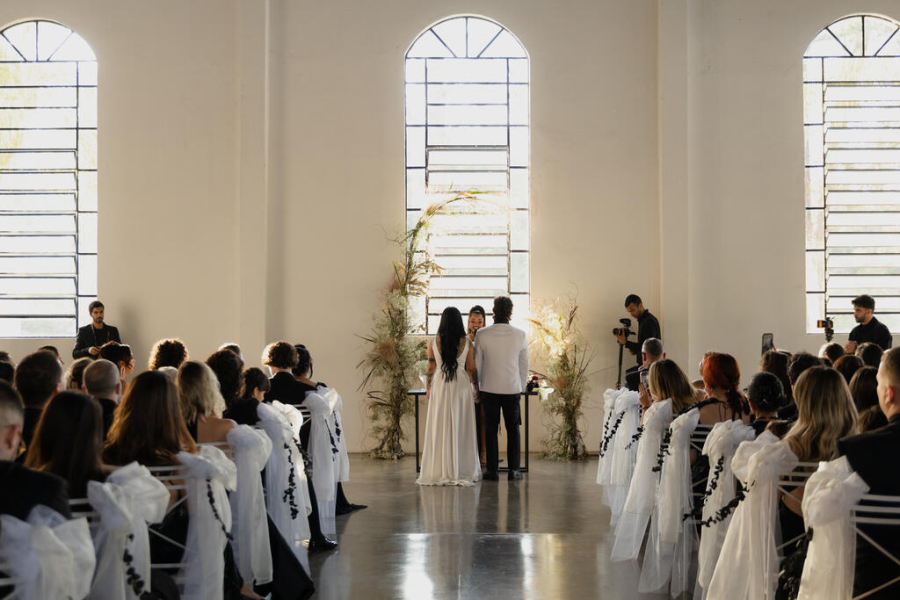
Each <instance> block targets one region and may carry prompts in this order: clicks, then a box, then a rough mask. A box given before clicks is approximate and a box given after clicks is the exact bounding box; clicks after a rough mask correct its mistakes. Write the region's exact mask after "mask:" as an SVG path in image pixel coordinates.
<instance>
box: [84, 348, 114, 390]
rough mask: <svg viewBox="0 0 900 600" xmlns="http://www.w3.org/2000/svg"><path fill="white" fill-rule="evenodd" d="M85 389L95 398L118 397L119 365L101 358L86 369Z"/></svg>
mask: <svg viewBox="0 0 900 600" xmlns="http://www.w3.org/2000/svg"><path fill="white" fill-rule="evenodd" d="M83 382H84V391H86V392H87V393H88V394H90V395H91V396H94V397H95V398H110V399H116V398H118V396H119V390H120V388H119V385H120V383H119V367H117V366H116V365H115V364H114V363H112V362H110V361H108V360H105V359H103V358H100V359H98V360H95V361H94V362H92V363H91V364H90V365H88V368H86V369H85V370H84V375H83Z"/></svg>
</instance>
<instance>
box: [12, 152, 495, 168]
mask: <svg viewBox="0 0 900 600" xmlns="http://www.w3.org/2000/svg"><path fill="white" fill-rule="evenodd" d="M0 160H2V159H0ZM508 162H509V158H508V153H507V151H506V150H475V149H460V150H429V152H428V166H429V167H430V168H434V167H436V166H444V167H448V168H451V167H457V168H462V169H465V168H472V167H480V168H493V169H504V170H505V169H506V167H507V164H508Z"/></svg>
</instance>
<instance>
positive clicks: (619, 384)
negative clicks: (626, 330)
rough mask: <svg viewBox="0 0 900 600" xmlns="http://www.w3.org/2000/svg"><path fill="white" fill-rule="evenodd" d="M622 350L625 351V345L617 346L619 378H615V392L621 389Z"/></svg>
mask: <svg viewBox="0 0 900 600" xmlns="http://www.w3.org/2000/svg"><path fill="white" fill-rule="evenodd" d="M626 339H627V338H626ZM624 350H625V345H624V344H619V376H618V377H617V378H616V389H617V390H621V389H622V353H623V351H624Z"/></svg>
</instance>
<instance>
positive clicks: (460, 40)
mask: <svg viewBox="0 0 900 600" xmlns="http://www.w3.org/2000/svg"><path fill="white" fill-rule="evenodd" d="M433 29H434V32H435V33H436V34H437V35H438V37H440V38H441V39H442V40H443V41H444V43H445V44H446V45H447V46H449V47H450V50H451V51H452V52H453V54H455V55H456V56H460V57H463V56H465V55H466V19H465V17H458V18H455V19H448V20H447V21H443V22H442V23H438V24H437V25H435V26H434V27H433Z"/></svg>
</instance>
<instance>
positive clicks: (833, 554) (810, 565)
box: [798, 456, 869, 600]
mask: <svg viewBox="0 0 900 600" xmlns="http://www.w3.org/2000/svg"><path fill="white" fill-rule="evenodd" d="M868 491H869V486H868V485H866V482H865V481H863V480H862V477H860V476H859V475H858V474H857V473H856V472H854V471H853V469H852V468H851V467H850V463H849V462H848V461H847V457H846V456H842V457H841V458H839V459H837V460H833V461H830V462H820V463H819V470H818V471H816V472H815V473H813V474H812V475H810V477H809V480H808V481H807V482H806V487H805V489H804V490H803V519H804V521H805V522H806V527H807V528H812V530H813V536H812V539H811V540H810V542H809V549H808V550H807V554H806V561H805V562H804V563H803V575H802V576H801V578H800V594H799V595H798V600H844V599H845V598H850V597H852V596H853V573H854V568H855V562H856V532H855V531H854V528H853V521H852V519H851V514H850V511H851V509H852V508H853V506H854V505H855V504H857V503H858V502H859V500H860V498H862V496H863V494H865V493H866V492H868Z"/></svg>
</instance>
